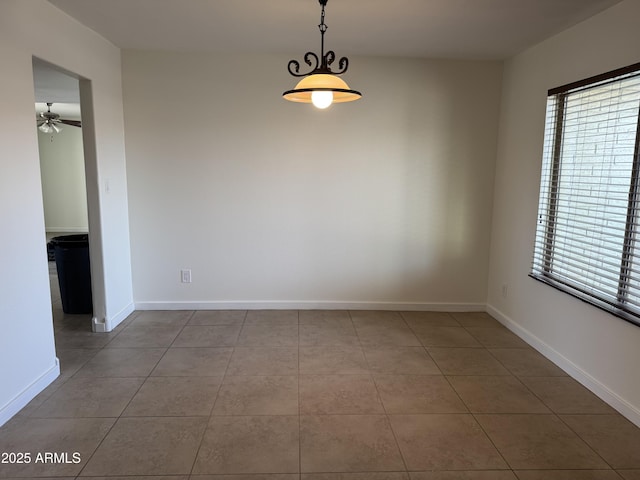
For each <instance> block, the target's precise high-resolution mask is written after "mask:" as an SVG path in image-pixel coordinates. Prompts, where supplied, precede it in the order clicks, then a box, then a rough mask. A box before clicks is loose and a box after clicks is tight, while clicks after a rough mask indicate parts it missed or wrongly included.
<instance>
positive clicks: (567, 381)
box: [521, 377, 616, 414]
mask: <svg viewBox="0 0 640 480" xmlns="http://www.w3.org/2000/svg"><path fill="white" fill-rule="evenodd" d="M521 380H522V382H523V383H524V384H525V385H526V386H527V387H529V388H530V389H531V391H532V392H533V393H535V394H536V395H537V396H538V398H540V400H542V401H543V402H544V403H545V404H546V405H547V406H548V407H549V408H550V409H551V410H553V411H554V412H555V413H594V414H602V413H608V414H615V413H616V412H615V410H614V409H613V408H611V407H610V406H609V405H607V404H606V403H604V402H603V401H602V400H600V399H599V398H598V397H596V396H595V395H594V394H593V393H591V392H590V391H589V390H587V389H586V388H585V387H583V386H582V385H580V384H579V383H578V382H576V381H575V380H574V379H573V378H570V377H522V379H521Z"/></svg>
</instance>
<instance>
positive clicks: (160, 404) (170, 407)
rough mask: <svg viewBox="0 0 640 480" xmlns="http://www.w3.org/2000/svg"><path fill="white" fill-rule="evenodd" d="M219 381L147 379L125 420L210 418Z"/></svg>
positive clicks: (173, 378) (193, 378) (170, 378)
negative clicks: (181, 417)
mask: <svg viewBox="0 0 640 480" xmlns="http://www.w3.org/2000/svg"><path fill="white" fill-rule="evenodd" d="M221 382H222V377H149V378H147V380H146V381H145V382H144V384H143V385H142V387H141V388H140V390H139V391H138V393H136V395H135V397H133V399H132V400H131V403H130V404H129V406H128V407H127V408H126V410H125V411H124V413H123V416H125V417H154V416H155V417H177V416H193V417H195V416H209V415H210V414H211V409H212V408H213V404H214V402H215V400H216V394H217V392H218V388H219V387H220V383H221Z"/></svg>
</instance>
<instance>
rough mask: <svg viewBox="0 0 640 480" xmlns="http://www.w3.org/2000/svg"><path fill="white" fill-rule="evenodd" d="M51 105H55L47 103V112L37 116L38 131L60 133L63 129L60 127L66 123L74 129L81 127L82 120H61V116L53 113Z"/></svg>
mask: <svg viewBox="0 0 640 480" xmlns="http://www.w3.org/2000/svg"><path fill="white" fill-rule="evenodd" d="M51 105H53V103H50V102H47V111H46V112H40V113H39V114H38V116H37V124H38V130H40V131H41V132H43V133H54V132H55V133H60V131H61V130H62V127H61V126H60V125H59V124H61V123H64V124H65V125H71V126H73V127H81V126H82V123H81V122H80V120H68V119H66V118H60V115H58V114H57V113H53V112H52V111H51Z"/></svg>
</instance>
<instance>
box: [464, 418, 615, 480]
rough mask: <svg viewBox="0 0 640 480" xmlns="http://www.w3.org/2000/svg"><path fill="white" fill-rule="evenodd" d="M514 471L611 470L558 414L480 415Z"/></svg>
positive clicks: (481, 421)
mask: <svg viewBox="0 0 640 480" xmlns="http://www.w3.org/2000/svg"><path fill="white" fill-rule="evenodd" d="M476 419H477V420H478V422H479V423H480V424H481V425H482V427H483V428H484V430H485V432H487V435H489V437H490V438H491V440H492V441H493V443H494V444H495V446H496V447H497V448H498V450H499V451H500V453H501V454H502V455H503V456H504V458H505V459H506V460H507V462H509V465H510V466H511V468H513V469H519V470H530V469H549V470H552V469H562V470H565V469H566V470H572V469H587V470H593V469H595V470H597V469H606V468H608V466H607V464H606V463H605V462H604V461H602V459H601V458H600V457H599V456H598V455H596V454H595V452H594V451H593V450H591V449H590V448H589V447H588V446H587V445H586V444H585V443H584V442H583V441H582V440H580V438H578V436H577V435H576V434H575V433H573V432H572V431H571V430H570V429H569V428H568V427H567V426H566V425H565V424H564V423H563V422H562V421H561V420H560V419H559V418H558V417H556V416H555V415H505V414H503V415H476Z"/></svg>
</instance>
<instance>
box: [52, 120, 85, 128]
mask: <svg viewBox="0 0 640 480" xmlns="http://www.w3.org/2000/svg"><path fill="white" fill-rule="evenodd" d="M58 121H59V122H60V123H64V124H65V125H71V126H72V127H82V122H81V121H80V120H67V119H66V118H60V119H59V120H58Z"/></svg>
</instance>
